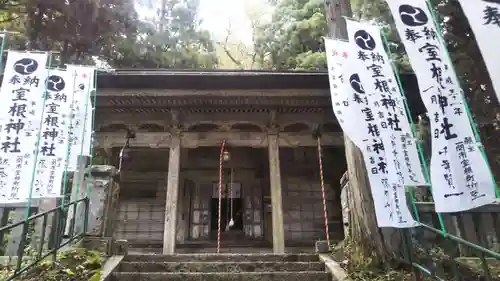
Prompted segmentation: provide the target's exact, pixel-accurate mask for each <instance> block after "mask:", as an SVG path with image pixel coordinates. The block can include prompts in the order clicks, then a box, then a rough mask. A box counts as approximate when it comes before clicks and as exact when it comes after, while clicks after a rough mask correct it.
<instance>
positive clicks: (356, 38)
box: [346, 20, 425, 185]
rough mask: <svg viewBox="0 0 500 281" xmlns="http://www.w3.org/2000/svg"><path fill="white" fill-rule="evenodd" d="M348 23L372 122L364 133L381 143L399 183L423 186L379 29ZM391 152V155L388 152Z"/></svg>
mask: <svg viewBox="0 0 500 281" xmlns="http://www.w3.org/2000/svg"><path fill="white" fill-rule="evenodd" d="M346 21H347V33H348V36H349V39H350V45H351V48H352V52H353V53H354V54H355V58H354V60H353V62H352V63H353V65H354V66H355V67H357V68H358V69H359V71H358V74H359V77H360V79H361V81H363V86H364V90H365V91H366V97H367V99H368V103H369V105H368V106H367V107H366V108H365V110H364V111H363V116H364V117H365V120H374V121H375V122H376V123H375V124H374V125H373V126H370V127H367V128H366V130H367V131H368V133H369V134H371V135H372V136H373V137H380V138H381V139H382V140H383V145H382V144H381V147H380V148H381V149H384V148H385V151H386V156H387V161H389V162H391V163H394V166H395V167H396V169H397V170H395V171H394V172H393V173H394V174H396V175H397V176H398V177H399V179H398V181H399V182H400V183H401V184H405V185H418V184H425V178H424V174H423V172H422V166H421V163H420V159H419V156H418V150H417V144H416V141H415V139H414V137H413V134H412V130H411V127H410V122H409V119H408V116H407V115H406V112H405V107H404V103H403V99H402V97H401V92H400V90H399V87H398V84H397V80H396V77H395V75H394V72H393V69H392V66H391V61H390V60H389V58H388V56H387V54H386V53H385V49H384V44H383V42H382V39H381V37H380V28H379V27H377V26H374V25H371V24H367V23H359V22H355V21H352V20H346ZM389 152H390V153H389Z"/></svg>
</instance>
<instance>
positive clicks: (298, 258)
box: [125, 254, 319, 262]
mask: <svg viewBox="0 0 500 281" xmlns="http://www.w3.org/2000/svg"><path fill="white" fill-rule="evenodd" d="M125 261H130V262H195V261H200V262H201V261H206V262H216V261H220V262H245V261H248V262H251V261H254V262H259V261H260V262H319V257H318V255H314V254H285V255H276V254H176V255H155V254H153V255H151V254H144V255H142V254H134V255H128V256H127V257H125Z"/></svg>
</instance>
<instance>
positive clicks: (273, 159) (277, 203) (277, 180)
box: [268, 134, 285, 254]
mask: <svg viewBox="0 0 500 281" xmlns="http://www.w3.org/2000/svg"><path fill="white" fill-rule="evenodd" d="M268 140H269V178H270V184H271V207H272V221H273V252H274V253H275V254H283V253H285V232H284V225H283V206H282V205H283V203H282V198H281V173H280V152H279V141H278V135H277V134H272V135H269V136H268Z"/></svg>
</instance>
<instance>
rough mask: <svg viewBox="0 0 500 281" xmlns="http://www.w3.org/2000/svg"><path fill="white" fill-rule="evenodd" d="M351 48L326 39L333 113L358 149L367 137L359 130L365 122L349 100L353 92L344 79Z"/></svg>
mask: <svg viewBox="0 0 500 281" xmlns="http://www.w3.org/2000/svg"><path fill="white" fill-rule="evenodd" d="M349 47H350V46H349V43H347V42H344V41H339V40H333V39H329V38H325V49H326V60H327V63H328V77H329V81H330V95H331V99H332V108H333V113H334V114H335V117H337V120H338V122H339V124H340V127H341V128H342V131H344V133H345V134H346V135H347V136H348V137H349V139H351V140H352V141H353V142H354V144H355V145H356V146H357V147H362V146H363V140H364V139H365V136H364V135H363V131H362V130H359V127H360V126H362V124H363V122H364V121H363V119H361V118H359V116H360V115H359V112H357V114H356V113H355V109H354V108H353V103H352V101H351V100H350V99H349V97H350V96H351V95H350V92H351V91H352V90H351V87H350V85H349V86H347V84H345V83H344V79H346V77H345V76H344V69H345V68H344V67H345V65H346V64H347V59H348V56H349V53H348V50H349ZM347 79H348V78H347Z"/></svg>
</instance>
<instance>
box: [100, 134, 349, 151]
mask: <svg viewBox="0 0 500 281" xmlns="http://www.w3.org/2000/svg"><path fill="white" fill-rule="evenodd" d="M321 138H322V139H321V143H322V144H323V145H325V146H342V145H344V140H343V134H342V133H324V134H323V135H322V137H321ZM96 140H97V143H98V145H99V146H100V147H103V148H109V147H122V146H123V145H124V144H125V141H126V139H125V133H124V132H117V133H105V132H97V133H96ZM222 140H225V141H226V144H227V145H229V146H241V147H267V143H268V142H267V141H268V134H267V133H246V132H208V133H193V132H186V133H182V135H181V145H182V147H185V148H196V147H207V146H219V145H220V144H221V142H222ZM170 143H171V135H170V133H168V132H161V133H141V132H138V133H137V134H136V138H135V139H131V140H130V146H131V147H150V148H167V147H170ZM316 145H317V143H316V140H314V138H313V137H312V135H311V134H309V133H279V146H280V147H299V146H305V147H316Z"/></svg>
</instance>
